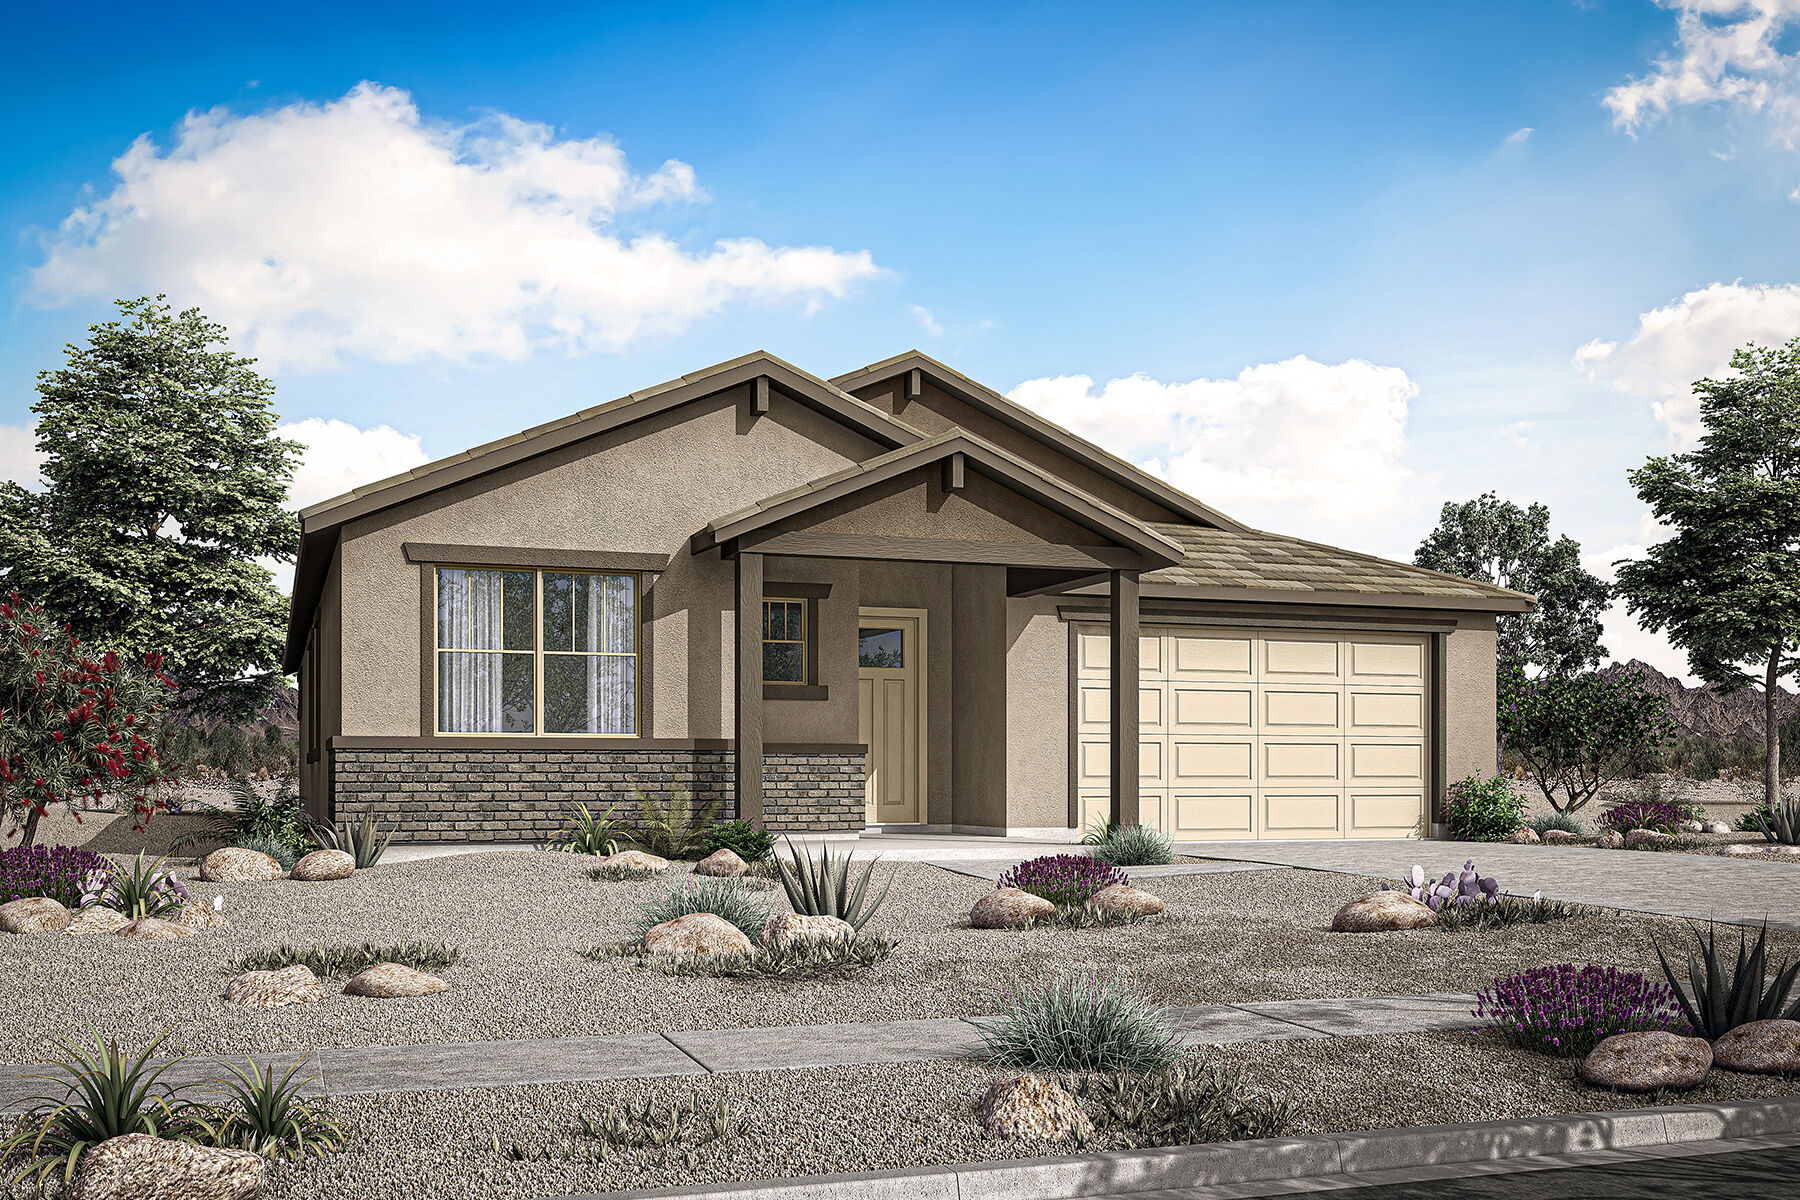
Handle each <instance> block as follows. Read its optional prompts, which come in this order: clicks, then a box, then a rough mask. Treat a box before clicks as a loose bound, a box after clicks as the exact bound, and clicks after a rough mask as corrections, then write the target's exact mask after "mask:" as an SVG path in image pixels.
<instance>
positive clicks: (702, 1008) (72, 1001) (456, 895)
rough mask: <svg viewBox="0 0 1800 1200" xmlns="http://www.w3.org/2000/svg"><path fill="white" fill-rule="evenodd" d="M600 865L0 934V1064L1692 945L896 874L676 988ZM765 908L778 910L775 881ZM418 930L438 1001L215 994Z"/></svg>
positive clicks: (459, 874) (386, 884)
mask: <svg viewBox="0 0 1800 1200" xmlns="http://www.w3.org/2000/svg"><path fill="white" fill-rule="evenodd" d="M1590 853H1591V852H1590ZM1421 857H1424V858H1425V859H1426V860H1427V864H1428V865H1429V866H1433V867H1435V868H1437V869H1444V868H1445V867H1447V866H1449V865H1454V864H1449V863H1448V862H1447V861H1445V860H1443V858H1442V857H1441V855H1430V854H1425V855H1421ZM1645 857H1648V856H1645ZM1659 857H1661V856H1659ZM1459 861H1460V859H1459ZM591 862H592V860H590V859H586V858H582V857H578V856H571V855H562V854H550V853H543V852H528V851H521V852H515V853H495V854H482V855H472V856H465V857H455V858H438V859H429V860H425V861H420V862H412V863H396V864H388V865H383V866H380V867H375V868H372V869H370V870H367V871H362V872H358V873H357V874H356V875H355V876H354V877H352V878H351V879H349V880H347V881H344V882H341V883H310V884H309V883H294V882H290V881H286V880H282V881H277V882H274V883H262V884H239V885H214V884H200V885H197V886H196V894H197V895H199V896H202V897H205V898H210V897H211V896H212V895H214V894H221V895H224V896H225V897H226V906H225V913H226V915H227V916H228V917H229V918H230V919H231V920H232V922H233V927H232V928H230V929H222V930H204V931H201V932H199V933H197V934H195V935H194V936H192V937H188V938H183V939H180V940H179V941H175V942H162V943H135V942H126V941H122V940H120V939H116V938H107V937H87V938H71V937H63V936H60V935H29V936H22V937H3V938H0V1011H5V1012H6V1013H7V1014H8V1019H7V1020H6V1021H4V1022H0V1062H8V1063H29V1062H33V1061H36V1060H37V1059H38V1058H39V1057H40V1055H41V1054H42V1053H43V1052H44V1051H45V1050H46V1049H47V1048H48V1047H49V1046H50V1044H51V1042H52V1040H53V1039H56V1038H66V1037H69V1036H72V1035H77V1034H80V1033H81V1032H82V1031H84V1030H85V1029H87V1027H88V1026H89V1024H90V1023H92V1024H94V1025H96V1026H98V1028H99V1029H100V1030H101V1031H102V1032H104V1033H107V1034H109V1035H118V1036H120V1037H121V1038H122V1039H123V1040H126V1041H128V1042H133V1043H141V1042H143V1041H144V1040H147V1039H148V1038H149V1037H151V1036H153V1035H154V1034H156V1033H159V1032H161V1031H163V1030H164V1029H171V1030H172V1031H173V1032H172V1033H171V1035H170V1037H169V1039H168V1041H167V1042H165V1043H164V1047H165V1052H167V1053H171V1054H183V1053H240V1052H246V1051H256V1052H259V1053H263V1052H273V1051H298V1050H303V1049H311V1048H315V1047H332V1046H338V1047H344V1046H378V1045H406V1044H421V1043H445V1042H469V1041H493V1040H506V1039H514V1038H547V1037H578V1036H598V1035H604V1034H613V1033H630V1032H649V1031H662V1030H669V1031H677V1030H704V1029H735V1028H745V1027H760V1026H775V1025H813V1024H832V1023H845V1022H858V1021H892V1020H905V1019H916V1018H926V1017H962V1016H971V1015H980V1014H983V1013H988V1012H992V1011H994V1008H995V1002H994V999H993V995H994V992H995V990H996V989H997V988H998V987H1000V986H1002V985H1003V984H1004V983H1006V982H1007V981H1009V980H1015V979H1018V978H1020V977H1021V976H1024V975H1027V974H1029V973H1031V972H1034V971H1039V970H1046V969H1058V968H1064V967H1074V968H1080V969H1084V970H1086V969H1092V970H1096V971H1098V972H1100V973H1101V974H1103V975H1105V976H1110V977H1117V978H1129V979H1133V980H1136V981H1137V982H1139V983H1141V984H1142V985H1143V986H1144V987H1146V988H1147V989H1148V990H1149V992H1150V993H1151V995H1152V996H1153V997H1154V998H1155V999H1156V1000H1157V1001H1158V1002H1159V1003H1162V1004H1169V1005H1186V1004H1208V1003H1221V1002H1239V1001H1256V1000H1277V999H1297V998H1308V997H1343V996H1370V995H1408V994H1418V993H1436V992H1468V991H1475V990H1477V989H1479V988H1482V987H1485V986H1487V985H1488V984H1489V983H1490V982H1491V981H1492V980H1493V978H1494V977H1495V976H1496V975H1497V974H1502V973H1505V972H1509V971H1514V970H1522V969H1525V968H1528V967H1533V966H1538V965H1542V964H1544V963H1553V962H1559V961H1574V962H1596V963H1601V964H1614V965H1620V966H1631V967H1636V968H1639V969H1649V970H1652V971H1654V970H1655V969H1656V967H1655V957H1654V955H1653V953H1652V949H1651V935H1652V934H1661V935H1662V936H1664V937H1665V939H1667V938H1670V937H1679V936H1684V935H1685V926H1684V925H1683V924H1682V923H1681V922H1675V921H1666V920H1658V919H1649V918H1642V917H1635V916H1621V915H1617V914H1599V915H1596V916H1593V917H1590V918H1586V919H1581V920H1574V921H1564V922H1554V923H1550V924H1545V925H1525V926H1515V927H1513V928H1510V929H1502V930H1488V931H1480V932H1472V933H1460V934H1449V933H1442V932H1436V931H1422V932H1417V933H1396V934H1358V935H1354V936H1352V935H1344V934H1332V933H1330V932H1329V930H1328V924H1329V921H1330V918H1331V915H1332V914H1333V913H1334V912H1335V911H1336V910H1337V908H1338V907H1339V906H1340V905H1342V904H1343V903H1344V902H1345V901H1346V900H1349V899H1352V898H1354V897H1356V896H1359V895H1363V894H1366V893H1367V892H1368V891H1369V890H1370V886H1371V885H1370V881H1369V880H1368V879H1366V878H1363V877H1360V876H1354V875H1336V874H1330V873H1325V872H1317V871H1292V870H1279V871H1255V872H1245V873H1230V874H1215V875H1200V876H1180V877H1172V878H1167V879H1160V880H1157V881H1156V882H1155V890H1156V891H1157V892H1158V893H1159V894H1161V895H1163V896H1164V897H1165V898H1166V899H1167V900H1168V902H1169V909H1170V912H1169V914H1168V915H1167V916H1166V917H1164V918H1161V919H1158V920H1155V921H1151V922H1146V923H1143V924H1140V925H1136V926H1130V927H1124V928H1117V927H1115V928H1096V929H1080V930H1077V929H1049V928H1046V929H1036V930H1028V931H1016V932H998V931H988V930H974V929H969V928H966V927H963V926H962V922H963V921H964V919H965V918H966V914H967V912H968V909H969V906H970V905H971V904H972V903H973V902H974V901H975V900H976V899H977V898H979V897H980V896H981V895H982V893H983V892H984V891H985V890H986V888H987V887H988V886H989V885H987V884H985V883H983V882H982V881H979V880H975V879H970V878H967V877H965V876H960V875H955V874H952V873H950V872H946V871H941V870H938V869H936V868H935V867H929V866H924V865H916V864H901V865H897V866H895V867H893V868H888V867H885V866H884V867H880V868H878V870H880V871H884V872H885V871H887V870H889V869H892V870H894V871H896V872H898V876H897V878H896V880H895V883H894V886H893V889H892V893H891V895H890V898H889V900H888V903H887V905H886V907H884V908H883V909H882V910H881V912H880V913H879V914H878V915H877V917H876V919H875V921H874V922H873V923H872V924H871V926H870V929H871V930H872V931H875V932H880V933H885V934H888V935H890V936H893V937H896V938H898V939H900V941H901V945H900V947H899V949H898V950H896V951H895V953H894V955H893V956H892V957H891V958H890V959H889V960H888V961H887V962H885V963H883V964H882V965H880V966H879V967H877V968H875V969H874V970H872V971H870V972H869V973H868V974H867V975H864V976H862V977H860V978H855V979H850V980H840V981H812V982H803V983H785V982H768V981H743V980H717V979H675V978H670V977H667V976H664V975H661V974H660V973H657V972H654V971H652V970H649V969H646V968H644V967H643V966H641V965H638V964H636V963H634V962H631V961H628V960H610V961H606V962H591V961H589V960H587V959H584V958H582V957H581V956H580V954H579V951H581V950H584V949H587V948H589V947H592V946H595V945H597V944H603V943H608V942H614V941H617V940H618V939H620V938H621V937H622V936H623V934H624V931H625V929H626V927H627V925H628V923H629V919H630V916H631V913H632V911H633V908H634V905H635V904H636V903H637V902H639V901H641V900H642V899H644V898H646V897H647V896H649V895H651V894H653V893H655V892H656V891H658V890H659V889H661V888H662V887H664V886H666V885H665V884H663V883H659V882H653V881H645V882H637V883H597V882H593V881H591V880H588V879H587V878H585V876H584V872H585V871H586V869H587V868H588V866H590V865H591ZM767 895H768V896H769V898H770V901H771V903H772V904H774V905H776V906H777V907H780V906H782V905H783V904H784V903H785V902H784V901H783V900H782V899H781V892H780V890H779V888H773V889H771V890H770V891H769V892H768V893H767ZM410 940H427V941H442V942H448V943H450V944H452V945H454V946H456V947H457V948H459V949H460V950H461V952H462V955H463V960H462V962H461V964H459V965H458V966H456V967H454V968H452V969H450V970H449V971H448V972H446V977H447V978H448V979H449V981H450V983H451V988H450V990H449V991H447V992H445V993H442V994H440V995H437V996H429V997H423V998H419V999H414V1000H400V1001H379V1000H366V999H359V998H355V997H349V996H344V995H341V994H340V993H339V992H338V991H337V990H336V989H331V990H329V991H328V992H327V995H326V997H325V998H324V999H323V1000H321V1001H318V1002H316V1003H312V1004H304V1005H295V1006H292V1007H288V1008H283V1009H275V1010H272V1011H260V1010H245V1009H241V1008H238V1007H236V1006H234V1005H230V1004H227V1003H226V1002H225V1001H224V1000H223V999H221V997H220V993H221V991H222V989H223V986H224V984H225V982H226V980H227V978H228V977H229V975H230V970H229V963H230V961H231V959H232V958H233V957H234V956H235V955H237V954H239V953H241V952H242V951H245V950H248V949H251V948H254V947H259V946H274V945H280V944H283V943H289V944H304V945H311V944H315V943H322V944H342V943H361V942H364V941H373V942H377V943H381V944H384V945H385V944H389V943H393V942H399V941H410ZM1771 942H1772V943H1773V950H1774V952H1775V953H1776V954H1777V955H1778V956H1782V957H1793V956H1795V955H1796V954H1797V953H1800V938H1796V937H1794V936H1793V935H1789V934H1785V933H1776V934H1774V935H1772V937H1771Z"/></svg>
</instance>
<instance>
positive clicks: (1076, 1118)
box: [981, 1075, 1094, 1142]
mask: <svg viewBox="0 0 1800 1200" xmlns="http://www.w3.org/2000/svg"><path fill="white" fill-rule="evenodd" d="M981 1125H982V1128H983V1129H985V1130H987V1135H988V1136H989V1137H996V1138H1013V1139H1016V1140H1019V1141H1032V1142H1062V1141H1075V1140H1077V1139H1085V1138H1089V1137H1092V1136H1093V1134H1094V1123H1093V1122H1092V1121H1090V1120H1089V1119H1088V1115H1087V1114H1086V1113H1085V1112H1083V1111H1082V1110H1081V1105H1079V1104H1077V1103H1075V1097H1073V1096H1071V1095H1069V1093H1068V1092H1066V1091H1064V1090H1063V1087H1062V1085H1061V1084H1059V1083H1057V1082H1056V1081H1055V1080H1053V1079H1044V1078H1042V1077H1040V1076H1037V1075H1019V1076H1015V1077H1014V1078H1012V1079H998V1080H995V1081H994V1083H993V1085H992V1086H991V1087H989V1088H988V1090H987V1095H985V1096H983V1097H982V1098H981Z"/></svg>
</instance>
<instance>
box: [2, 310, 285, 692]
mask: <svg viewBox="0 0 1800 1200" xmlns="http://www.w3.org/2000/svg"><path fill="white" fill-rule="evenodd" d="M118 309H119V319H117V320H113V321H108V322H105V323H103V324H100V325H94V326H92V327H90V330H89V337H88V342H87V344H86V345H83V346H75V345H71V346H69V347H67V361H66V363H65V364H64V365H63V366H62V367H60V368H58V369H56V370H53V371H44V372H42V373H41V374H40V375H39V376H38V384H37V390H38V396H39V399H38V402H37V403H36V404H35V405H33V406H32V411H33V412H35V413H36V414H37V443H38V449H39V450H40V451H41V452H42V453H43V455H44V465H43V467H42V469H41V470H42V474H43V477H44V481H45V487H44V490H43V491H42V492H41V493H33V492H30V491H28V490H26V489H25V488H22V487H20V486H19V485H17V484H14V483H5V484H0V583H3V584H4V585H5V586H6V587H9V588H11V589H13V590H17V591H20V592H22V593H24V594H26V595H29V596H32V597H33V598H34V599H36V600H38V601H39V602H41V603H43V604H45V605H47V606H48V607H50V608H52V609H54V610H56V611H58V612H60V613H62V614H64V616H65V617H66V618H67V619H68V621H69V623H70V624H71V625H72V626H73V628H74V630H75V632H76V634H77V635H78V636H79V637H81V638H82V639H83V640H84V641H91V642H96V643H100V644H104V645H107V646H110V647H112V648H113V649H115V650H117V651H118V652H119V653H120V654H121V655H124V656H125V657H127V658H130V659H133V660H141V659H142V658H143V656H144V655H146V654H149V653H153V652H154V653H160V654H164V655H166V657H167V661H168V664H169V669H170V671H171V672H172V673H173V674H175V675H177V676H178V677H179V678H180V679H181V680H182V683H183V686H184V688H185V689H186V691H185V693H184V696H183V701H182V703H183V705H184V706H186V707H190V708H193V709H195V710H196V711H201V712H206V713H209V714H216V715H218V716H221V717H227V718H232V719H239V720H242V719H246V718H248V717H249V716H250V715H251V714H252V713H254V712H255V711H256V710H258V709H260V708H261V707H262V706H263V705H264V704H266V703H267V702H268V700H269V699H270V698H271V697H272V695H273V691H274V689H275V688H276V687H277V686H278V685H279V683H280V682H281V674H280V668H281V651H282V643H283V637H284V628H285V623H286V616H287V603H286V601H285V600H284V599H283V598H282V596H281V593H280V592H278V591H277V590H276V588H275V586H274V583H273V581H272V580H271V578H270V576H269V572H268V570H267V569H266V568H264V567H263V566H261V565H259V564H258V563H257V562H256V561H255V560H256V559H258V558H261V559H265V560H275V561H292V560H293V557H294V554H295V550H296V547H297V545H298V541H299V527H298V525H297V523H296V521H295V518H294V516H293V514H292V513H290V512H287V511H286V510H285V509H283V507H282V504H283V501H284V500H285V499H286V497H287V488H288V482H289V480H290V479H291V478H292V476H293V471H294V467H295V464H296V462H297V461H298V457H299V453H300V447H299V445H298V443H295V442H291V441H286V440H283V439H281V438H278V437H276V436H275V414H274V412H273V411H272V409H271V408H270V403H269V402H270V396H271V394H272V393H273V391H274V385H273V384H271V383H270V382H269V381H268V380H266V379H264V378H263V377H262V376H260V375H258V374H257V373H256V372H255V371H254V370H253V369H252V367H251V363H252V360H251V359H247V358H243V357H241V356H239V355H237V354H234V353H232V352H230V351H229V350H227V349H225V348H224V342H225V330H224V328H223V327H222V326H219V325H215V324H213V323H211V322H209V321H207V320H206V319H205V318H204V317H202V316H201V315H200V313H199V311H198V310H195V309H189V310H187V311H185V312H181V313H179V314H178V313H176V312H174V311H173V310H172V309H171V308H170V306H169V305H167V304H165V303H163V302H162V298H161V297H158V298H157V299H155V300H151V299H149V298H148V297H142V298H139V299H137V300H124V301H120V302H119V303H118Z"/></svg>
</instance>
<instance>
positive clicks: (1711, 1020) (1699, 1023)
mask: <svg viewBox="0 0 1800 1200" xmlns="http://www.w3.org/2000/svg"><path fill="white" fill-rule="evenodd" d="M1692 928H1693V933H1694V942H1695V943H1696V948H1697V949H1698V950H1699V953H1698V954H1695V953H1692V952H1690V953H1689V954H1688V961H1687V981H1688V987H1689V989H1690V990H1691V992H1692V996H1691V998H1690V996H1689V994H1688V993H1687V992H1684V991H1683V990H1682V987H1681V984H1680V983H1679V982H1678V981H1677V980H1676V978H1675V971H1674V968H1672V967H1671V966H1669V960H1668V958H1667V957H1665V956H1664V954H1663V951H1662V946H1660V945H1657V946H1656V958H1657V961H1658V962H1660V963H1661V964H1662V969H1663V975H1664V977H1666V978H1667V979H1668V981H1669V987H1671V988H1672V989H1674V992H1675V1000H1676V1002H1677V1003H1678V1004H1679V1005H1680V1006H1681V1015H1682V1016H1684V1017H1686V1018H1687V1020H1688V1024H1690V1025H1692V1026H1693V1027H1694V1031H1695V1032H1696V1033H1698V1034H1699V1035H1700V1036H1702V1037H1704V1038H1706V1039H1707V1040H1708V1041H1716V1040H1717V1039H1718V1038H1720V1037H1722V1036H1724V1035H1725V1034H1726V1033H1729V1032H1730V1031H1731V1030H1733V1029H1736V1028H1737V1027H1738V1026H1739V1025H1746V1024H1749V1023H1750V1022H1751V1021H1767V1020H1772V1019H1774V1018H1777V1017H1780V1018H1786V1019H1787V1020H1795V1019H1800V1001H1795V1002H1793V1003H1789V1001H1788V997H1789V995H1790V993H1792V992H1793V990H1794V982H1795V979H1796V977H1800V962H1792V963H1785V964H1780V963H1778V964H1775V982H1774V983H1772V984H1769V985H1768V986H1767V987H1765V986H1764V983H1765V981H1766V980H1767V977H1768V967H1769V962H1768V955H1767V953H1766V951H1765V949H1764V943H1765V941H1766V940H1767V938H1768V936H1769V926H1768V923H1767V922H1764V923H1763V927H1762V929H1761V930H1759V931H1758V932H1757V935H1756V943H1755V944H1754V945H1751V944H1750V941H1749V934H1748V933H1746V932H1745V931H1744V930H1742V929H1740V930H1738V951H1737V962H1736V964H1735V965H1733V966H1729V967H1728V966H1727V964H1726V961H1725V959H1724V957H1723V956H1722V954H1721V951H1720V948H1719V939H1718V931H1717V930H1716V929H1714V928H1713V925H1712V923H1711V922H1708V923H1707V926H1706V932H1705V934H1702V933H1701V932H1700V929H1699V927H1698V926H1694V927H1692Z"/></svg>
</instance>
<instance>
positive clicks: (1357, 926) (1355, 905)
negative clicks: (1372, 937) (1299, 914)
mask: <svg viewBox="0 0 1800 1200" xmlns="http://www.w3.org/2000/svg"><path fill="white" fill-rule="evenodd" d="M1436 924H1437V914H1436V913H1434V912H1432V911H1431V909H1430V908H1429V907H1428V906H1426V905H1424V904H1422V903H1420V902H1419V901H1417V900H1414V899H1413V898H1412V897H1411V896H1409V895H1407V894H1406V893H1405V892H1396V891H1392V890H1389V891H1385V892H1373V893H1371V894H1369V895H1367V896H1364V897H1363V898H1362V899H1361V900H1352V901H1351V902H1350V903H1348V904H1346V905H1344V907H1342V908H1340V909H1338V913H1337V916H1335V917H1333V918H1331V928H1332V929H1333V930H1334V931H1336V932H1338V933H1387V932H1390V931H1393V930H1397V929H1421V928H1423V927H1425V926H1427V925H1436Z"/></svg>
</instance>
